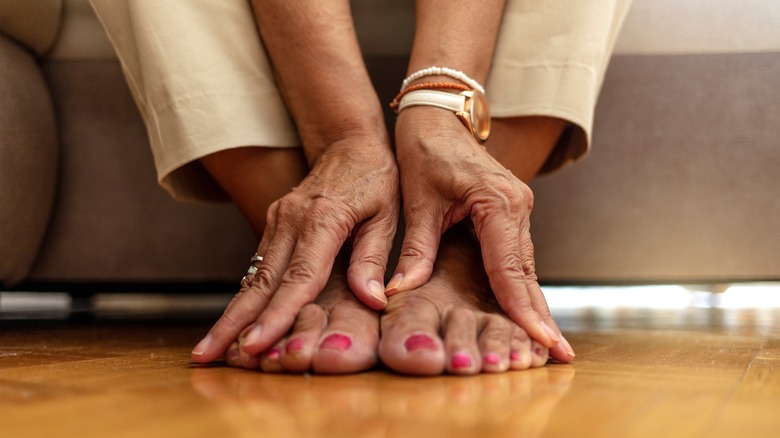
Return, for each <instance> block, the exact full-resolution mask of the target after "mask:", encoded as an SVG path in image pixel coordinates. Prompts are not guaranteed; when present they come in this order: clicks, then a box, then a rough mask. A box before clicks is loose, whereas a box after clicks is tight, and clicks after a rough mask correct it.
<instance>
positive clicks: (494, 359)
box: [483, 353, 501, 365]
mask: <svg viewBox="0 0 780 438" xmlns="http://www.w3.org/2000/svg"><path fill="white" fill-rule="evenodd" d="M483 361H484V362H485V363H486V364H488V365H498V364H500V363H501V356H499V355H498V354H496V353H488V354H486V355H485V358H484V359H483Z"/></svg>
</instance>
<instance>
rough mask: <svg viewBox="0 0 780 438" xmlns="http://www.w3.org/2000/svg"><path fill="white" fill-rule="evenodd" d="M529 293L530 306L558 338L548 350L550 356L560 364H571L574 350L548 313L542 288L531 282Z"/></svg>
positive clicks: (548, 308) (548, 309)
mask: <svg viewBox="0 0 780 438" xmlns="http://www.w3.org/2000/svg"><path fill="white" fill-rule="evenodd" d="M529 292H530V294H531V305H532V306H533V308H534V309H535V310H536V312H537V313H538V314H539V316H540V317H541V319H542V321H544V323H545V324H547V325H548V326H549V327H550V328H551V329H552V331H553V332H555V334H557V335H558V337H559V338H560V342H558V344H557V345H555V347H553V348H550V356H552V358H553V359H556V360H558V361H561V362H567V363H568V362H571V361H572V360H573V359H574V349H572V348H571V345H570V344H569V341H567V340H566V338H564V337H563V335H562V334H561V329H560V328H559V327H558V324H556V323H555V320H553V317H552V313H550V307H549V306H548V305H547V299H545V298H544V293H543V292H542V288H541V287H540V286H539V283H538V282H533V283H532V284H530V285H529Z"/></svg>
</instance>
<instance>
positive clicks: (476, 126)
mask: <svg viewBox="0 0 780 438" xmlns="http://www.w3.org/2000/svg"><path fill="white" fill-rule="evenodd" d="M470 102H471V110H470V111H469V113H471V127H472V129H473V130H474V135H476V136H477V138H478V139H480V140H481V141H485V140H487V138H488V137H489V136H490V109H489V108H488V102H487V98H486V97H485V95H484V94H482V93H480V92H479V91H477V90H474V91H473V95H472V97H471V99H470Z"/></svg>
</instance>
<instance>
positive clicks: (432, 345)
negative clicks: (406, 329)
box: [404, 335, 439, 353]
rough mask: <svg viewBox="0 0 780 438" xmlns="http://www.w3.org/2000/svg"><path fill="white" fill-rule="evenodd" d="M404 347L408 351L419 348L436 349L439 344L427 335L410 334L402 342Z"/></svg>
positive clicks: (418, 349)
mask: <svg viewBox="0 0 780 438" xmlns="http://www.w3.org/2000/svg"><path fill="white" fill-rule="evenodd" d="M404 347H406V351H407V352H409V353H412V352H415V351H420V350H436V349H438V348H439V346H438V345H437V344H436V341H434V340H433V339H431V337H430V336H427V335H412V336H409V338H408V339H407V340H406V342H404Z"/></svg>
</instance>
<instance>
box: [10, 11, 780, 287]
mask: <svg viewBox="0 0 780 438" xmlns="http://www.w3.org/2000/svg"><path fill="white" fill-rule="evenodd" d="M378 3H382V4H383V5H384V7H389V8H392V7H393V5H394V4H395V3H394V2H389V1H384V2H382V1H380V2H378ZM707 3H708V5H707V14H701V13H699V12H700V11H699V8H701V7H702V2H701V1H699V0H686V1H674V2H673V1H671V0H636V1H635V4H634V6H633V9H632V12H631V13H630V15H629V17H628V19H627V21H626V25H625V28H624V32H623V35H622V36H621V39H620V41H619V43H618V48H617V51H616V55H615V57H614V58H613V61H612V64H611V67H610V69H609V72H608V74H607V78H606V81H605V84H604V89H603V92H602V96H601V99H600V103H599V106H598V108H597V114H596V123H595V133H594V147H593V151H592V153H591V154H590V155H589V156H588V157H587V159H586V160H584V161H583V162H582V163H579V164H577V165H576V166H573V167H570V168H567V169H566V170H564V171H562V172H560V173H559V174H557V175H552V176H548V177H543V178H541V179H539V180H538V181H536V182H535V183H534V184H533V188H534V190H535V192H536V194H537V207H536V210H535V212H534V217H533V235H534V242H535V244H536V251H537V263H538V267H539V273H540V276H541V278H542V280H543V281H546V282H580V283H603V282H615V281H619V282H633V281H639V282H649V281H663V282H669V281H686V282H704V281H723V280H746V279H780V233H779V232H778V230H777V228H778V224H780V220H778V218H780V202H779V201H778V191H779V190H778V189H780V170H778V169H780V111H779V110H778V102H780V32H777V31H776V29H777V27H776V23H777V22H780V21H778V20H779V19H780V10H779V9H778V8H777V7H776V6H774V3H773V1H772V0H751V1H748V2H731V1H725V0H709V1H708V2H707ZM355 13H356V14H358V15H359V14H361V13H363V11H361V10H360V9H356V11H355ZM386 17H388V20H395V21H396V22H393V23H392V25H393V26H395V27H396V28H397V27H399V26H406V27H408V26H409V25H410V17H405V16H399V15H398V14H387V15H386ZM724 28H728V29H729V32H723V30H722V29H724ZM359 30H360V31H361V32H362V33H363V34H364V35H363V36H364V37H365V40H366V41H368V42H369V44H370V41H371V32H372V31H374V30H377V29H373V30H372V29H359ZM378 30H381V29H378ZM369 61H370V65H371V66H372V70H375V73H377V83H378V84H379V86H380V89H381V92H382V94H384V95H385V98H388V97H389V96H390V95H392V93H393V90H394V88H395V86H396V84H397V83H398V81H399V80H400V79H399V78H400V77H402V76H403V72H404V64H403V61H402V58H400V57H398V56H397V53H395V52H394V50H393V48H388V49H387V53H386V54H385V56H383V57H381V58H376V59H370V60H369ZM155 181H156V178H155V174H154V169H153V164H152V158H151V154H150V152H149V150H148V149H147V140H146V134H145V132H144V128H143V125H142V123H141V120H140V118H139V116H138V114H137V112H136V109H135V107H134V104H133V101H132V98H131V96H130V94H129V93H128V91H127V87H126V85H125V82H124V79H123V77H122V73H121V69H120V66H119V64H118V62H117V61H116V58H115V56H114V54H113V52H112V50H111V48H110V46H109V44H108V42H107V40H106V38H105V36H104V35H103V33H102V29H101V28H100V25H99V23H98V22H97V20H96V19H95V17H94V15H93V13H92V11H91V9H90V8H89V5H88V4H87V2H86V1H85V0H36V1H29V0H0V282H1V283H3V284H5V285H6V286H12V285H19V284H21V286H17V287H31V288H35V287H38V288H41V287H42V288H46V287H60V286H62V285H68V284H90V283H111V284H115V285H119V284H127V283H131V284H136V283H146V284H149V283H154V284H159V283H165V282H174V283H185V284H193V285H196V284H203V283H211V282H217V283H219V282H234V281H236V280H237V279H239V278H240V277H241V275H242V274H243V270H244V268H245V264H246V262H247V258H248V256H249V255H251V253H252V252H253V249H254V246H255V244H256V242H255V238H254V236H253V235H252V234H251V232H250V231H249V229H248V227H247V226H246V225H245V224H244V223H243V221H242V219H241V217H240V216H239V214H238V212H237V211H236V210H235V209H234V208H232V207H231V206H229V205H226V204H225V205H188V204H180V203H176V202H174V201H172V200H171V199H169V198H168V196H167V195H166V194H165V192H163V190H162V189H160V188H159V187H158V186H157V185H156V182H155Z"/></svg>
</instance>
